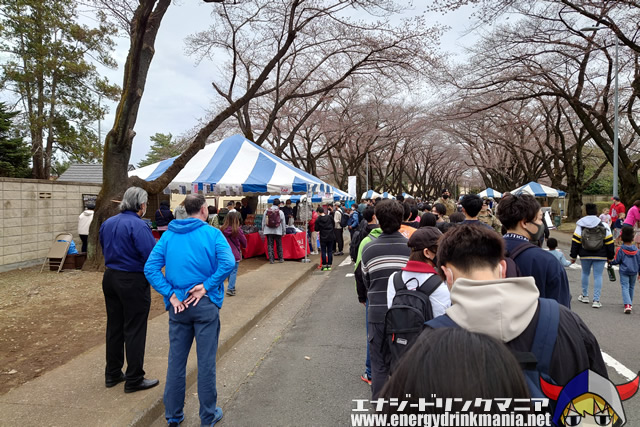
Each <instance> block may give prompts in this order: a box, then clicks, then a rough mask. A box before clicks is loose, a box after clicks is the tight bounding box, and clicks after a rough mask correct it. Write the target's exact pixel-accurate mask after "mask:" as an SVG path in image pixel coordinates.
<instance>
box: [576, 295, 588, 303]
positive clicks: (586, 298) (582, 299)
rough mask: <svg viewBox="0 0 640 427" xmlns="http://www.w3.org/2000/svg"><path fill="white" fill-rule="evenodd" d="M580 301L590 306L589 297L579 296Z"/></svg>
mask: <svg viewBox="0 0 640 427" xmlns="http://www.w3.org/2000/svg"><path fill="white" fill-rule="evenodd" d="M578 301H580V302H583V303H585V304H589V297H586V296H584V295H578Z"/></svg>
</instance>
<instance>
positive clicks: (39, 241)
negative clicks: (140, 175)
mask: <svg viewBox="0 0 640 427" xmlns="http://www.w3.org/2000/svg"><path fill="white" fill-rule="evenodd" d="M100 187H101V186H100V185H98V184H87V183H78V182H55V181H46V180H34V179H14V178H0V195H1V200H2V206H1V207H0V221H1V222H2V226H1V227H0V271H7V270H10V269H13V268H17V267H21V266H28V265H34V264H38V263H42V261H43V260H44V257H46V255H47V252H48V251H49V248H50V247H51V243H52V242H53V238H54V237H55V236H56V235H57V234H58V233H62V232H69V233H71V234H73V237H74V240H75V242H76V245H78V250H80V246H81V242H80V237H79V236H78V215H80V213H81V212H82V211H83V209H84V206H83V198H82V195H83V194H93V195H97V194H98V193H99V192H100Z"/></svg>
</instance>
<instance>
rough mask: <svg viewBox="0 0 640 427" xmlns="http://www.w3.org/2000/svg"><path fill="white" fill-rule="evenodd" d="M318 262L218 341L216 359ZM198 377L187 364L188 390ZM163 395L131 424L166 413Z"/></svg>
mask: <svg viewBox="0 0 640 427" xmlns="http://www.w3.org/2000/svg"><path fill="white" fill-rule="evenodd" d="M316 264H317V263H314V262H310V263H309V267H308V268H307V270H305V271H304V272H303V273H302V275H300V277H298V278H297V279H296V280H294V281H293V282H292V283H291V284H289V286H287V287H286V288H285V289H283V290H282V292H280V293H279V294H278V295H277V296H276V297H275V298H274V299H273V300H271V302H270V303H269V304H267V305H266V306H264V307H263V308H262V309H261V310H260V311H259V312H258V313H256V315H255V316H253V317H252V318H251V320H249V321H248V322H246V323H245V324H244V325H243V326H242V327H241V328H240V329H239V330H238V331H237V332H236V333H234V334H233V335H232V336H230V337H229V338H227V339H226V340H225V341H224V342H219V343H218V352H217V354H216V361H218V360H219V359H220V358H221V357H222V356H223V355H224V354H225V353H227V352H228V351H229V350H230V349H232V348H233V346H234V345H235V344H236V343H237V342H238V341H240V339H241V338H242V337H243V336H244V334H246V333H247V331H249V330H250V329H251V328H252V327H253V325H254V324H255V323H256V322H259V321H260V320H262V319H263V318H264V317H265V316H266V315H267V313H269V311H271V309H273V308H274V307H275V306H276V305H277V304H278V303H279V302H280V301H282V300H283V299H284V297H286V296H287V295H289V293H291V291H293V289H295V288H296V287H297V286H298V285H299V284H301V283H302V282H303V281H305V280H306V279H307V278H308V277H309V275H310V273H312V272H313V271H315V269H316ZM197 378H198V368H197V367H196V368H194V369H192V370H191V371H189V369H188V365H187V376H186V387H185V390H188V389H189V388H190V387H191V386H193V385H194V384H195V383H196V380H197ZM162 399H163V398H162V396H161V397H159V398H158V399H156V400H155V401H154V402H153V403H152V404H151V406H150V407H148V408H147V409H146V410H143V411H142V413H141V414H140V415H139V416H138V417H137V418H136V419H134V420H133V421H132V422H131V423H130V424H129V425H130V426H132V427H143V426H148V425H151V424H152V423H153V422H154V421H155V420H157V419H158V418H160V417H162V416H163V414H164V404H163V402H162Z"/></svg>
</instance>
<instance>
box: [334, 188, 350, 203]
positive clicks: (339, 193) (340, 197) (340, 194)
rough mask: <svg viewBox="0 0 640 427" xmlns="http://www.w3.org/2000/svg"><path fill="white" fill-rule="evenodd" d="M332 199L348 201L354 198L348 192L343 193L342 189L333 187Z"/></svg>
mask: <svg viewBox="0 0 640 427" xmlns="http://www.w3.org/2000/svg"><path fill="white" fill-rule="evenodd" d="M333 200H334V201H336V202H337V201H341V202H348V201H351V200H355V197H352V196H350V195H349V194H347V193H345V192H344V191H342V190H338V189H337V188H336V189H334V191H333Z"/></svg>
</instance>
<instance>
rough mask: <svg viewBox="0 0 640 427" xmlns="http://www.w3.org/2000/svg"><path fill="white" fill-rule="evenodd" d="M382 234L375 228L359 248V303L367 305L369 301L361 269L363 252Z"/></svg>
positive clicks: (357, 278)
mask: <svg viewBox="0 0 640 427" xmlns="http://www.w3.org/2000/svg"><path fill="white" fill-rule="evenodd" d="M381 234H382V229H381V228H380V227H378V228H374V229H373V230H371V231H370V232H369V235H368V236H367V237H365V238H364V239H362V242H360V246H358V257H357V258H356V266H355V269H354V271H355V279H356V294H357V295H358V301H359V302H361V303H365V302H366V301H367V288H366V286H365V285H364V278H363V277H362V268H360V260H361V259H362V250H363V249H364V247H365V246H367V243H369V242H371V241H372V240H373V239H374V238H375V239H377V238H378V237H379V236H380V235H381Z"/></svg>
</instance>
